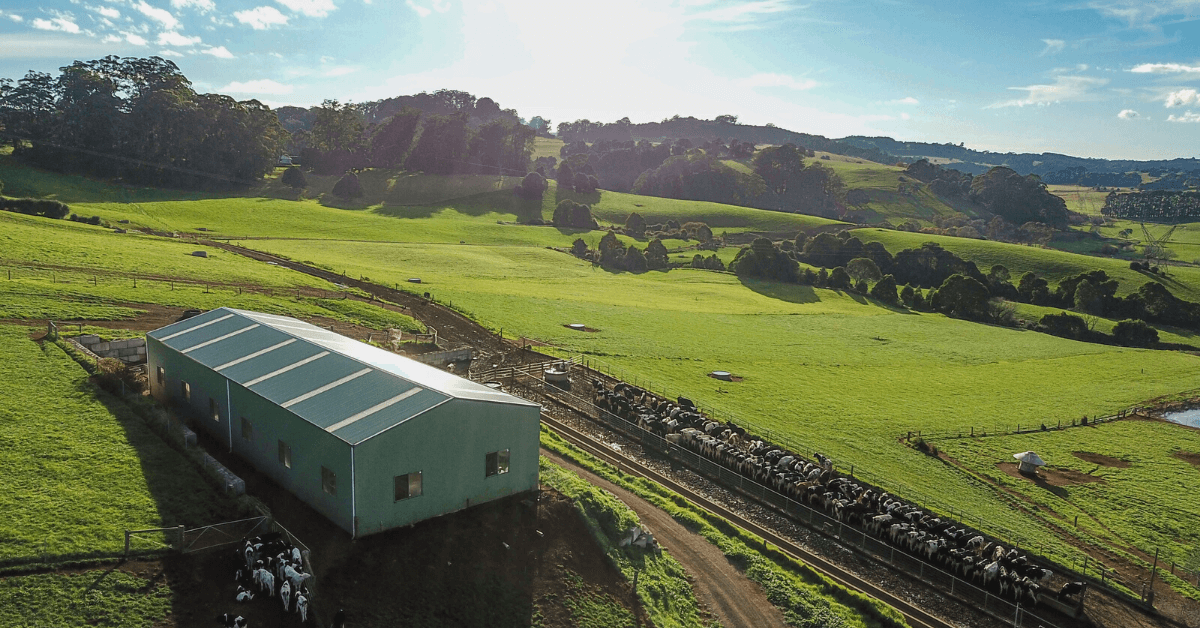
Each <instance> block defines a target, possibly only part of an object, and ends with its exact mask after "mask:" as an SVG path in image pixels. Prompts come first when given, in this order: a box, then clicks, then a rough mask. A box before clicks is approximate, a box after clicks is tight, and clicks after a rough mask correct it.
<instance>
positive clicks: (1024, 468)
mask: <svg viewBox="0 0 1200 628" xmlns="http://www.w3.org/2000/svg"><path fill="white" fill-rule="evenodd" d="M1013 458H1016V459H1017V463H1018V464H1017V470H1018V471H1020V472H1021V473H1028V474H1030V475H1036V474H1037V470H1038V467H1044V466H1046V461H1045V460H1042V457H1041V456H1039V455H1037V454H1035V453H1033V452H1032V451H1023V452H1021V453H1019V454H1013Z"/></svg>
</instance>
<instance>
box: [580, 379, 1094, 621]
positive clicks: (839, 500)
mask: <svg viewBox="0 0 1200 628" xmlns="http://www.w3.org/2000/svg"><path fill="white" fill-rule="evenodd" d="M592 386H593V388H594V398H593V402H594V403H595V405H596V406H597V407H599V408H601V409H602V410H605V411H607V412H609V413H610V414H613V415H615V416H617V417H619V418H621V419H622V420H624V421H627V422H629V423H633V424H636V425H638V426H639V427H641V428H642V429H644V430H647V431H649V432H652V433H654V434H656V435H658V436H659V437H661V438H664V439H665V440H667V441H668V442H670V443H673V444H675V445H678V446H680V447H683V448H685V449H688V450H690V451H692V452H695V453H696V454H698V455H700V456H703V457H704V458H707V459H708V460H710V461H712V462H715V463H717V464H719V465H721V466H723V467H725V468H727V469H730V470H732V471H735V472H737V473H739V474H741V475H742V476H743V477H746V478H749V479H751V480H753V481H755V482H757V483H759V484H761V485H763V486H766V487H769V488H771V489H772V490H774V491H775V492H777V493H780V494H783V495H785V496H787V497H788V498H790V499H792V500H794V501H796V502H800V503H803V504H806V505H808V506H809V507H811V508H813V509H816V510H822V511H824V512H825V513H827V514H828V515H829V516H830V517H832V518H835V519H837V520H838V521H839V522H842V523H844V524H849V525H854V526H857V527H859V528H861V529H862V530H864V531H865V532H867V533H868V534H871V535H873V536H875V537H877V538H880V539H883V540H885V541H887V542H888V543H890V544H891V545H892V546H893V547H896V548H898V549H900V550H903V551H905V552H907V553H909V554H911V555H913V556H916V557H918V558H920V559H922V560H924V561H926V562H928V563H930V564H933V565H936V566H939V567H942V568H944V569H946V570H947V571H950V572H951V573H953V575H955V576H956V577H958V578H960V579H962V580H965V581H967V582H971V583H973V584H976V585H978V586H980V587H982V588H984V589H987V590H989V591H991V592H992V593H993V594H996V595H999V596H1000V597H1003V598H1007V599H1010V600H1012V601H1014V602H1020V603H1021V604H1022V605H1024V606H1027V607H1028V606H1034V605H1036V604H1037V602H1038V593H1039V591H1040V590H1041V589H1042V587H1045V586H1047V585H1048V584H1049V582H1050V577H1051V576H1052V573H1051V572H1050V570H1048V569H1043V568H1041V567H1039V566H1038V565H1035V564H1033V563H1032V562H1031V561H1030V560H1029V559H1028V558H1027V557H1026V556H1024V555H1022V554H1021V553H1020V552H1019V551H1018V550H1016V549H1006V548H1004V547H1002V546H1001V545H1000V544H999V543H996V542H995V541H993V540H991V539H988V538H986V537H984V536H983V535H980V534H976V533H974V532H972V531H970V530H968V529H966V528H965V527H963V526H961V525H959V524H957V523H956V522H953V521H946V520H943V519H940V518H938V517H935V516H934V515H933V514H931V513H928V512H925V511H923V510H921V509H920V508H918V507H916V506H914V505H912V504H908V503H905V502H904V501H902V500H900V499H897V498H895V497H893V496H891V495H889V494H887V493H885V492H882V491H880V490H878V489H876V488H874V487H872V486H869V485H865V484H863V483H861V482H858V481H856V480H854V479H853V478H848V477H839V476H838V474H837V473H836V471H834V469H833V463H832V461H830V460H829V459H828V458H826V457H825V456H822V455H821V454H819V453H818V454H816V460H815V461H808V460H804V459H803V458H801V457H800V456H799V455H797V454H795V453H792V452H789V451H787V450H785V449H783V448H782V447H778V446H776V445H771V444H769V443H765V442H763V441H762V440H761V439H759V438H756V437H755V436H752V435H750V434H748V433H747V432H746V430H745V429H743V428H741V427H739V426H737V425H734V424H732V423H721V422H718V421H714V420H712V419H710V418H708V417H706V416H704V414H702V413H701V412H700V411H699V410H698V409H697V408H696V406H695V404H694V403H692V402H691V401H690V400H689V399H687V398H686V397H678V398H677V399H676V400H675V401H669V400H666V399H662V398H660V397H657V396H655V395H653V394H651V393H648V392H646V391H644V390H641V389H639V388H636V387H634V386H630V385H628V384H625V383H618V384H616V385H615V386H614V387H612V388H611V389H610V388H608V387H607V386H606V385H605V383H604V382H603V381H602V380H599V379H596V380H593V381H592ZM1084 587H1085V585H1084V584H1083V583H1079V582H1069V583H1067V584H1066V585H1064V586H1063V587H1062V588H1061V589H1060V590H1059V591H1058V593H1057V598H1058V599H1059V600H1065V599H1067V598H1068V597H1069V596H1073V595H1078V594H1080V593H1081V592H1082V590H1083V588H1084Z"/></svg>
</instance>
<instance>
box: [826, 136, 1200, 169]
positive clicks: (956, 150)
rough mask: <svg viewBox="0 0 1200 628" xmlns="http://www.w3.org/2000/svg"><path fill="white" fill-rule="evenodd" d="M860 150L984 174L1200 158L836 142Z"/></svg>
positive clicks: (1172, 163)
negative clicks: (994, 170)
mask: <svg viewBox="0 0 1200 628" xmlns="http://www.w3.org/2000/svg"><path fill="white" fill-rule="evenodd" d="M837 141H838V142H840V143H842V144H847V145H850V146H855V147H857V148H859V149H862V150H878V151H880V152H883V153H888V154H891V155H895V156H896V157H898V158H901V159H904V160H906V161H915V160H917V159H921V158H928V159H930V161H934V160H935V159H936V160H937V161H936V162H935V163H940V164H942V165H945V166H948V167H950V168H954V169H956V170H960V171H962V172H967V173H970V174H983V173H984V172H987V171H988V169H989V168H992V167H993V166H1008V167H1009V168H1012V169H1013V170H1016V171H1017V172H1019V173H1021V174H1037V175H1044V174H1048V173H1051V172H1056V171H1059V170H1066V169H1068V168H1083V169H1084V170H1086V171H1087V172H1097V173H1099V172H1146V171H1150V170H1166V171H1170V172H1186V171H1191V170H1200V159H1194V158H1193V159H1183V158H1180V159H1163V160H1152V161H1137V160H1132V159H1117V160H1114V159H1089V158H1086V157H1072V156H1070V155H1061V154H1058V153H1041V154H1035V153H995V152H991V151H978V150H973V149H970V148H966V147H964V146H963V145H962V144H958V145H955V144H934V143H929V142H905V141H900V140H895V139H892V138H890V137H865V136H861V135H851V136H848V137H844V138H841V139H840V140H837Z"/></svg>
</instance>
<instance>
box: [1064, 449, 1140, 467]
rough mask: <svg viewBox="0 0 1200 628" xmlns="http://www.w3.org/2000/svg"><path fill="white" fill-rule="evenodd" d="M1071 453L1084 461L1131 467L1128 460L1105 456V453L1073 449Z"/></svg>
mask: <svg viewBox="0 0 1200 628" xmlns="http://www.w3.org/2000/svg"><path fill="white" fill-rule="evenodd" d="M1071 455H1072V456H1075V457H1076V458H1079V459H1080V460H1083V461H1084V462H1091V463H1093V464H1098V465H1100V466H1102V467H1116V468H1118V469H1128V468H1129V461H1128V460H1121V459H1120V458H1113V457H1112V456H1105V455H1104V454H1094V453H1092V452H1090V451H1073V452H1071Z"/></svg>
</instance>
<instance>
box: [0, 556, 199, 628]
mask: <svg viewBox="0 0 1200 628" xmlns="http://www.w3.org/2000/svg"><path fill="white" fill-rule="evenodd" d="M171 595H172V594H171V590H170V589H169V588H168V587H167V585H166V584H164V583H162V582H151V581H149V580H146V579H145V578H142V577H140V576H136V575H133V574H130V573H126V572H124V571H117V570H113V571H109V570H93V571H85V572H82V573H75V574H38V575H31V576H14V577H9V578H0V608H3V609H4V612H3V613H0V628H10V627H11V628H33V627H36V628H50V627H51V626H59V627H60V626H111V627H113V628H126V627H128V628H135V627H144V628H150V626H157V625H161V623H162V622H163V621H164V620H165V619H166V618H167V616H168V615H170V613H171ZM216 614H217V612H216V610H214V611H213V615H216ZM202 621H203V620H202Z"/></svg>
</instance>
